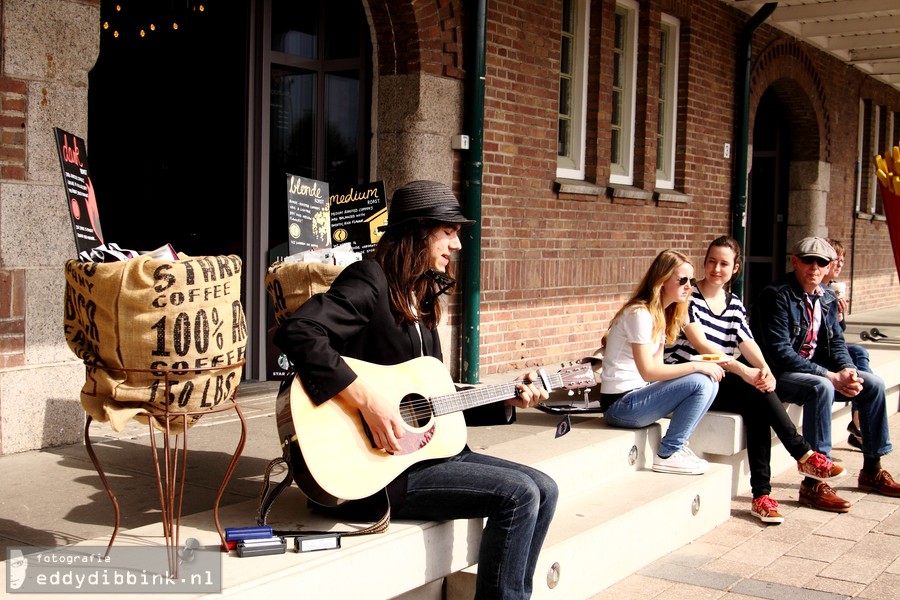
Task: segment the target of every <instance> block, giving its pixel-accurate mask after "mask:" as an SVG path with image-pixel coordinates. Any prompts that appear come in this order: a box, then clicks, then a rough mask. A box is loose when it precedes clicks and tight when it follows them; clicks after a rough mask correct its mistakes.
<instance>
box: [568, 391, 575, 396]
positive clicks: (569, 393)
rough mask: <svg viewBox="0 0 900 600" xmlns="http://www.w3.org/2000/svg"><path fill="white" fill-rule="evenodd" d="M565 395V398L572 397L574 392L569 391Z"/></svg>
mask: <svg viewBox="0 0 900 600" xmlns="http://www.w3.org/2000/svg"><path fill="white" fill-rule="evenodd" d="M566 395H567V396H574V395H575V391H574V390H569V391H568V392H566Z"/></svg>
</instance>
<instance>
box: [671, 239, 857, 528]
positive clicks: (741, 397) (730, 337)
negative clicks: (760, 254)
mask: <svg viewBox="0 0 900 600" xmlns="http://www.w3.org/2000/svg"><path fill="white" fill-rule="evenodd" d="M740 268H741V247H740V245H739V244H738V242H737V240H735V239H734V238H732V237H729V236H722V237H719V238H716V239H715V240H713V242H712V243H711V244H710V245H709V247H708V248H707V250H706V257H705V258H704V260H703V270H704V276H703V279H700V280H698V281H697V283H696V287H695V288H694V293H693V295H692V296H691V299H690V305H689V308H688V320H689V322H688V324H687V325H685V327H684V334H683V335H682V336H681V337H680V338H679V339H678V340H677V341H676V342H675V344H674V345H672V346H670V347H669V348H667V349H666V358H665V360H666V362H667V363H673V364H677V363H683V362H687V361H689V360H691V358H692V357H694V356H696V354H697V353H698V352H702V353H715V352H718V353H722V354H723V355H725V356H728V357H733V356H734V355H735V353H736V352H737V351H740V359H739V360H730V361H729V362H727V363H725V365H724V366H725V370H726V371H727V373H726V374H725V377H724V378H723V379H722V381H721V383H720V384H719V393H718V394H717V395H716V398H715V400H714V401H713V404H712V410H721V411H726V412H733V413H738V414H740V415H741V417H742V419H743V422H744V427H745V428H746V430H747V463H748V466H749V468H750V488H751V491H752V493H753V502H752V504H751V506H750V512H751V514H753V515H754V516H755V517H757V518H759V519H760V520H762V522H763V523H774V524H778V523H783V522H784V517H783V516H782V515H781V514H780V513H779V512H778V502H777V501H776V500H775V499H774V498H772V497H771V496H770V494H771V492H772V482H771V479H772V470H771V466H770V461H771V458H772V430H774V431H775V434H776V435H777V436H778V439H780V440H781V442H782V443H783V444H784V447H785V449H786V450H787V451H788V453H790V455H791V456H792V457H794V459H795V460H796V461H797V469H798V471H800V473H801V474H803V475H805V476H809V477H811V478H813V479H816V480H820V481H824V480H831V479H835V478H837V477H840V476H841V475H843V474H844V469H843V468H842V467H839V466H836V465H835V464H834V463H832V462H831V461H830V460H829V459H828V458H827V457H826V456H825V455H823V454H820V453H818V452H814V451H813V449H812V446H810V445H809V443H808V442H807V441H806V440H805V439H804V438H803V436H802V435H801V434H800V433H799V432H798V431H797V427H796V426H795V425H794V422H793V421H792V420H791V418H790V417H789V416H788V414H787V411H785V409H784V404H783V403H782V402H781V399H780V398H779V397H778V395H777V394H776V393H775V377H774V376H773V375H772V372H771V370H770V369H769V365H768V364H766V360H765V358H764V357H763V355H762V351H761V350H760V348H759V345H758V344H757V343H756V341H755V340H754V339H753V334H752V333H750V325H749V323H748V322H747V311H746V309H745V307H744V304H743V302H741V300H740V299H739V298H738V297H737V296H736V295H734V294H733V293H731V281H732V280H733V279H734V277H735V275H737V273H738V271H740Z"/></svg>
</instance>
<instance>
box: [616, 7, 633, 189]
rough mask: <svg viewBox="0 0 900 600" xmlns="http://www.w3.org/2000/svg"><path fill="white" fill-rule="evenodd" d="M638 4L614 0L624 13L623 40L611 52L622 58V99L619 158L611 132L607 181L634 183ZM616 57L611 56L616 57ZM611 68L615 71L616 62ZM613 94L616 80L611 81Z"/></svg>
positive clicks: (617, 8) (618, 9)
mask: <svg viewBox="0 0 900 600" xmlns="http://www.w3.org/2000/svg"><path fill="white" fill-rule="evenodd" d="M638 10H639V7H638V4H637V2H634V1H633V0H618V1H617V2H616V17H617V18H618V17H620V16H621V17H623V18H624V22H625V30H624V32H623V34H624V40H623V41H624V44H623V47H622V49H621V52H619V50H618V49H616V50H615V52H614V54H620V55H621V58H622V60H623V65H622V66H623V70H624V73H623V74H622V77H621V81H622V85H623V87H622V101H621V121H620V124H619V128H618V130H619V134H620V135H619V141H620V144H621V148H620V149H619V150H620V152H619V154H620V156H621V159H620V162H614V161H613V159H612V157H613V156H615V155H616V152H615V151H614V148H613V143H614V140H615V138H616V136H614V135H610V165H609V181H610V183H616V184H622V185H632V184H633V183H634V133H635V110H636V102H637V93H636V91H637V39H638ZM616 59H617V57H614V60H616ZM613 67H614V69H613V70H614V71H615V65H614V66H613ZM613 85H614V90H613V96H614V97H615V81H613ZM615 113H616V108H615V106H612V107H611V113H610V115H611V116H610V128H611V129H612V130H614V129H615V128H616V126H615V124H614V123H613V122H612V118H613V115H614V114H615Z"/></svg>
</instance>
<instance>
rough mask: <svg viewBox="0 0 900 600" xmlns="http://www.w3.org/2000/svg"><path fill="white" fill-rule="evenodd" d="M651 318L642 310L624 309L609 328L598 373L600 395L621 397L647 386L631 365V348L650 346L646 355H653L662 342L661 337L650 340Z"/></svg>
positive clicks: (644, 309) (647, 312)
mask: <svg viewBox="0 0 900 600" xmlns="http://www.w3.org/2000/svg"><path fill="white" fill-rule="evenodd" d="M652 333H653V317H652V316H651V315H650V311H648V310H647V309H646V308H645V307H643V306H631V307H628V308H626V309H625V311H624V312H623V313H622V315H621V316H619V318H618V319H617V320H616V322H615V323H614V324H613V326H612V327H611V328H610V330H609V333H608V334H607V337H606V346H605V347H604V350H603V368H602V370H601V371H600V378H601V381H600V392H601V393H603V394H623V393H625V392H630V391H631V390H634V389H637V388H639V387H643V386H645V385H647V383H648V382H646V381H644V380H643V379H642V378H641V374H640V373H639V372H638V368H637V364H636V363H635V362H634V352H632V349H631V345H632V344H651V348H650V351H651V353H652V354H656V352H657V351H658V350H659V347H660V345H661V344H662V341H663V334H662V332H660V336H659V337H658V338H657V339H656V340H654V339H653V337H652Z"/></svg>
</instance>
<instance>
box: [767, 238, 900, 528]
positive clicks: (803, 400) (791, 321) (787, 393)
mask: <svg viewBox="0 0 900 600" xmlns="http://www.w3.org/2000/svg"><path fill="white" fill-rule="evenodd" d="M836 258H837V254H836V253H835V251H834V248H832V247H831V246H830V245H829V244H828V242H827V241H825V240H824V239H822V238H820V237H806V238H803V239H802V240H800V241H799V242H797V243H796V244H794V247H793V248H792V250H791V265H792V266H793V268H794V270H793V271H792V272H790V273H787V274H786V275H785V276H784V277H782V278H781V279H779V280H778V281H775V282H774V283H771V284H770V285H768V286H766V288H765V289H763V291H762V292H761V293H760V295H759V298H757V299H756V301H755V302H754V303H753V307H752V309H751V317H750V328H751V330H752V331H753V336H754V337H755V338H756V341H757V342H758V343H759V346H760V348H761V349H762V351H763V354H764V355H765V358H766V362H767V363H769V365H771V367H772V371H773V374H774V375H775V377H776V379H777V389H778V396H779V397H780V398H781V399H782V400H784V401H785V402H792V403H794V404H799V405H800V406H802V407H803V436H804V437H805V438H806V439H807V441H808V442H809V443H810V445H811V446H812V447H813V449H814V450H816V451H818V452H821V453H822V454H824V455H825V456H828V457H829V458H830V453H831V407H832V404H833V403H834V401H835V400H837V401H839V402H852V403H853V407H854V409H857V408H858V409H859V414H860V426H861V429H862V432H863V449H862V450H863V467H862V470H861V471H860V474H859V479H858V482H857V483H858V486H859V489H860V490H862V491H872V492H877V493H879V494H883V495H885V496H892V497H900V485H898V484H897V483H895V482H894V479H893V478H892V477H891V474H890V473H888V472H887V471H885V470H884V469H882V468H881V457H882V456H884V455H885V454H887V453H889V452H891V450H892V449H893V448H892V447H891V440H890V434H889V432H888V421H887V412H886V409H885V397H884V380H883V379H881V377H879V376H877V375H875V374H873V373H863V372H858V371H857V370H856V367H855V366H854V364H853V360H852V359H851V357H850V354H849V352H847V344H846V343H845V341H844V332H843V330H842V329H841V326H840V322H839V321H838V305H837V297H836V296H835V295H834V292H832V291H831V290H830V289H825V288H823V287H822V286H821V285H820V284H821V283H822V278H823V277H824V276H825V273H826V271H827V270H828V267H829V265H830V264H831V261H833V260H835V259H836ZM865 436H869V437H868V439H866V437H865ZM800 503H801V504H803V505H806V506H811V507H813V508H818V509H821V510H826V511H830V512H847V511H848V510H850V503H849V502H847V501H846V500H844V499H842V498H840V497H839V496H838V495H837V494H836V493H835V491H834V490H833V489H832V488H831V487H829V485H828V484H827V483H825V482H824V481H816V480H815V479H810V478H806V479H805V480H804V481H803V482H802V483H801V484H800Z"/></svg>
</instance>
